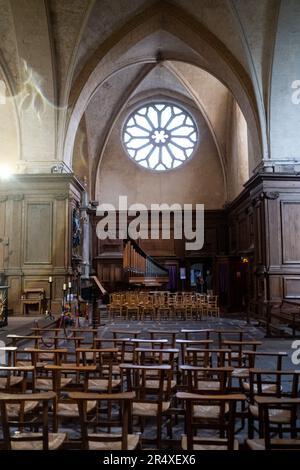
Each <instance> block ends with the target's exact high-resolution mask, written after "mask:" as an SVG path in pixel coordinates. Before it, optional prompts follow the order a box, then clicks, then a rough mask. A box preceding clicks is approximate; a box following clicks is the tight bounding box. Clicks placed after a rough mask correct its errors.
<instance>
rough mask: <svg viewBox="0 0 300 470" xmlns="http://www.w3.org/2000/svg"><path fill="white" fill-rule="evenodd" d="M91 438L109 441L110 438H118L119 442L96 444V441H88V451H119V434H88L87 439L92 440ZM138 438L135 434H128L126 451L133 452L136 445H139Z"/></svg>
mask: <svg viewBox="0 0 300 470" xmlns="http://www.w3.org/2000/svg"><path fill="white" fill-rule="evenodd" d="M93 436H95V437H97V438H99V437H103V438H105V439H109V438H110V437H112V438H116V437H119V438H120V441H116V442H114V441H108V442H103V441H102V442H96V441H89V450H121V445H122V443H121V438H122V436H121V434H119V435H116V434H105V433H99V434H89V438H93ZM139 439H140V436H139V435H137V434H128V436H127V443H128V450H135V449H136V447H137V445H138V443H139Z"/></svg>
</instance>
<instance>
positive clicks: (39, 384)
mask: <svg viewBox="0 0 300 470" xmlns="http://www.w3.org/2000/svg"><path fill="white" fill-rule="evenodd" d="M49 333H50V332H49ZM58 333H59V332H55V336H60V335H59V334H58ZM111 333H112V337H111V338H97V336H96V335H94V334H92V335H91V340H90V341H92V342H90V344H89V347H79V348H76V347H75V349H74V346H73V345H75V342H74V341H68V345H69V344H71V345H72V348H71V350H70V349H62V350H55V349H48V350H45V349H44V350H42V349H41V350H38V349H37V348H34V347H33V348H31V349H28V348H26V350H24V351H19V350H17V351H15V355H14V360H15V363H14V364H15V368H12V369H10V370H4V369H3V370H2V371H1V373H2V374H4V373H5V374H6V375H7V378H6V382H5V377H3V383H4V388H5V392H6V393H11V391H12V390H13V391H18V392H19V391H22V392H24V391H25V390H27V392H28V391H30V393H36V392H37V391H38V392H41V391H44V392H46V393H47V391H51V392H54V393H55V394H56V397H57V398H56V400H57V402H58V406H57V408H56V409H55V412H54V411H53V410H52V413H54V416H55V419H54V422H55V423H56V424H55V427H54V430H55V431H56V432H57V431H58V422H59V420H61V419H72V415H73V419H74V418H75V421H76V419H77V421H78V416H79V415H78V413H79V411H78V404H77V403H70V402H69V401H68V400H71V398H70V393H73V390H74V389H75V390H80V393H88V394H95V393H98V394H99V393H100V392H101V393H102V394H103V393H104V392H105V394H107V395H109V396H111V395H114V396H115V395H116V394H117V393H118V394H120V393H131V392H134V393H135V397H133V398H132V400H131V405H130V409H131V415H132V416H133V417H134V419H137V418H139V421H140V422H139V426H140V429H141V431H142V432H143V429H144V424H145V420H146V421H147V420H148V419H150V418H152V419H155V420H156V437H155V440H156V446H157V447H158V448H160V447H161V443H162V428H163V425H166V427H167V432H168V435H169V436H172V429H173V424H174V422H176V421H178V419H179V418H180V416H181V415H182V416H183V417H185V436H187V437H186V438H184V439H185V440H184V439H183V440H182V445H185V444H186V445H188V444H187V443H188V442H191V439H190V438H188V430H189V429H190V427H189V425H188V424H187V420H188V419H192V420H194V419H195V420H196V424H199V425H200V428H202V429H203V430H204V431H205V432H207V431H208V430H209V429H210V426H212V427H213V428H214V429H218V430H219V433H220V435H219V437H218V439H225V438H226V439H228V438H229V431H228V430H227V431H225V430H224V429H223V430H222V429H221V428H222V426H221V427H220V425H221V424H222V423H224V422H225V421H227V418H228V423H229V421H232V416H233V421H234V423H236V418H240V419H242V420H245V419H248V433H249V434H248V437H249V442H250V441H251V442H252V443H253V442H254V441H256V446H259V445H260V446H261V447H265V445H266V444H265V443H264V442H263V443H262V441H261V439H265V429H264V420H263V419H262V415H263V414H264V411H261V410H263V406H264V404H262V405H260V403H259V400H260V397H261V398H263V399H264V400H266V399H269V400H272V399H274V398H276V399H280V400H286V399H289V400H290V399H292V400H294V399H297V397H299V391H298V384H299V382H298V374H297V373H296V372H291V371H290V372H288V371H285V372H284V371H282V364H283V359H284V357H285V356H286V353H277V354H274V353H270V352H263V351H257V350H256V348H257V347H258V346H259V345H260V343H259V342H256V341H252V340H246V339H245V338H244V332H243V331H234V332H230V331H224V330H219V331H217V332H216V331H213V330H183V331H181V332H180V336H181V338H178V333H179V332H176V331H167V332H164V331H156V330H151V331H149V332H148V333H149V336H150V338H144V337H143V336H142V335H141V332H139V331H131V330H130V329H126V330H125V333H126V337H124V331H122V330H117V329H114V330H113V331H112V332H111ZM234 333H235V334H236V335H237V339H231V338H232V335H233V334H234ZM81 334H82V333H80V332H78V335H79V337H81ZM71 336H73V335H71ZM128 336H131V338H129V337H128ZM182 336H183V338H182ZM227 336H229V339H227ZM195 337H197V338H200V339H193V338H195ZM62 338H63V335H62ZM189 338H191V339H189ZM216 339H217V341H218V345H217V346H218V347H215V346H214V343H213V341H214V340H216ZM33 341H35V340H33ZM249 349H251V350H249ZM10 352H11V351H10ZM24 355H25V359H26V355H27V367H29V368H30V367H31V369H27V370H23V371H22V370H17V369H16V367H17V368H18V367H22V366H23V367H26V364H25V363H26V361H24V363H23V365H22V364H20V362H21V359H24V357H23V358H22V357H21V356H24ZM272 356H273V358H274V360H275V362H274V367H273V370H266V371H262V370H257V369H255V367H257V360H259V358H261V357H262V358H266V357H268V359H271V357H272ZM71 361H72V362H71ZM29 363H30V364H29ZM273 373H274V375H273V376H272V374H273ZM28 376H29V377H30V381H29V380H28ZM13 377H14V379H13V380H12V379H11V378H13ZM20 377H21V379H22V377H23V379H22V380H21V381H20ZM24 382H26V383H27V384H26V388H25V390H24V388H20V387H21V383H22V384H23V387H24ZM288 383H290V384H292V386H291V387H290V389H289V390H288V388H287V384H288ZM182 393H185V394H186V393H188V394H197V397H196V398H197V400H199V403H200V405H199V404H193V405H192V414H191V415H190V414H189V412H188V406H189V405H188V403H189V402H188V401H187V400H184V399H183V398H182V395H180V394H182ZM27 394H28V393H27ZM229 395H236V398H235V400H234V399H233V398H232V399H231V398H229ZM66 396H67V401H66ZM209 396H213V397H214V398H215V399H216V400H217V397H218V399H219V402H216V403H217V404H216V403H214V401H213V400H214V399H213V398H208V397H209ZM222 396H223V402H222V398H220V397H222ZM237 396H239V397H240V398H241V396H243V397H242V398H241V399H237ZM201 397H202V402H201ZM196 398H195V397H194V400H196ZM226 398H227V401H226ZM205 399H206V402H205ZM257 399H259V400H258V401H257ZM71 401H72V400H71ZM92 401H93V400H92V399H91V398H90V399H89V400H87V406H90V407H91V408H88V413H90V414H91V417H93V419H94V421H95V419H96V421H97V420H98V419H99V418H98V417H97V416H98V411H99V410H98V409H97V407H96V408H95V409H94V408H93V406H92V405H93V403H91V402H92ZM108 403H110V402H109V401H108ZM191 403H193V402H191ZM221 403H224V406H225V408H224V413H225V415H226V416H225V417H226V420H225V419H223V418H224V416H222V419H221V415H222V413H221V412H220V410H221V405H220V404H221ZM230 403H232V404H234V403H235V405H234V410H233V408H232V409H231V406H233V405H230ZM264 403H265V402H264ZM237 405H238V411H237ZM270 406H271V405H270ZM272 406H273V405H272ZM277 406H278V407H280V409H279V410H277V413H275V411H276V410H274V407H273V409H272V412H271V414H270V416H271V415H272V420H271V424H272V425H273V426H275V427H276V432H277V434H278V435H279V437H280V440H281V441H282V440H283V439H282V436H283V435H285V432H287V426H288V425H290V426H291V429H292V430H293V435H292V434H291V435H290V436H289V440H291V439H293V443H292V445H294V444H295V438H296V436H295V433H297V431H295V429H296V428H295V423H294V422H292V419H291V418H292V415H293V413H294V411H293V410H292V406H290V408H289V409H281V408H282V406H283V405H281V404H280V406H279V405H277ZM284 406H285V407H287V405H284ZM199 407H200V408H199ZM107 409H108V416H107V419H108V421H109V422H110V420H111V418H112V416H113V414H114V413H113V412H114V410H113V407H112V405H107ZM95 410H96V413H95ZM292 411H293V413H292ZM95 416H96V417H95ZM229 418H230V419H229ZM130 423H131V424H130V425H131V426H132V419H131V420H130ZM255 423H256V424H258V427H257V432H258V439H254V432H255V427H254V424H255ZM94 424H95V423H94ZM96 424H97V423H96ZM283 428H284V429H283ZM228 429H229V428H228ZM148 431H149V427H148V426H147V427H146V432H148ZM223 434H224V435H225V437H224V436H223ZM144 437H145V435H144V433H143V442H145V438H144ZM195 437H197V436H195ZM198 437H199V436H198ZM259 440H260V442H258V441H259ZM234 441H235V440H234ZM139 442H140V440H139ZM193 442H194V441H193ZM230 442H231V444H229V441H228V442H227V443H226V444H225V443H224V442H223V443H222V442H219V443H215V445H216V446H217V447H218V448H219V447H220V446H221V447H224V446H225V447H226V446H227V448H231V447H230V446H231V445H232V439H231V441H230ZM221 444H222V445H221ZM139 445H140V444H139ZM193 445H200V444H199V442H198V444H195V442H194V444H193ZM201 445H203V446H204V448H206V447H207V446H208V447H209V448H210V447H211V446H209V445H208V444H207V446H206V444H205V441H204V442H202V444H201ZM234 445H235V447H236V444H234ZM247 445H248V446H249V447H250V446H251V443H250V444H249V443H247Z"/></svg>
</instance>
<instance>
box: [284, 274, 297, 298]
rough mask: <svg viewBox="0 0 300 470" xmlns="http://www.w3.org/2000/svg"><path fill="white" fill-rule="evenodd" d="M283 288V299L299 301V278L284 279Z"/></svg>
mask: <svg viewBox="0 0 300 470" xmlns="http://www.w3.org/2000/svg"><path fill="white" fill-rule="evenodd" d="M283 286H284V288H283V291H284V298H285V299H300V276H295V277H284V278H283Z"/></svg>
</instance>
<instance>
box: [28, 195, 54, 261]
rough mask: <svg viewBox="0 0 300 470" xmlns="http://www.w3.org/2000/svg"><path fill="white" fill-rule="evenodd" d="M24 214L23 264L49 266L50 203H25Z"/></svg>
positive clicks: (50, 252)
mask: <svg viewBox="0 0 300 470" xmlns="http://www.w3.org/2000/svg"><path fill="white" fill-rule="evenodd" d="M25 214H26V215H25V227H26V229H25V247H24V255H25V256H24V264H51V263H52V203H50V202H27V203H26V206H25Z"/></svg>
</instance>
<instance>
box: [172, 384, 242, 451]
mask: <svg viewBox="0 0 300 470" xmlns="http://www.w3.org/2000/svg"><path fill="white" fill-rule="evenodd" d="M176 397H177V398H178V399H179V400H183V401H184V403H185V410H186V414H185V416H186V425H185V429H186V440H187V450H188V451H192V450H194V448H195V446H197V445H201V446H205V447H206V448H207V449H209V446H211V450H214V446H220V445H221V446H222V447H224V448H225V449H227V450H234V448H235V447H234V426H235V415H236V404H237V402H238V401H245V400H246V397H245V395H243V394H227V395H220V394H218V395H197V394H194V393H186V392H178V393H177V394H176ZM195 406H203V407H211V406H213V407H218V409H219V413H217V414H216V413H214V414H213V417H212V418H211V419H210V418H209V417H208V416H207V414H206V415H205V418H203V420H204V421H205V423H204V424H203V423H201V418H199V416H197V417H195V413H194V407H195ZM228 407H229V409H228ZM199 428H200V429H201V428H202V429H205V431H206V430H207V429H210V428H213V429H217V430H219V432H220V434H221V435H225V437H224V438H223V439H222V442H221V443H220V439H218V438H216V437H213V436H212V437H210V436H209V437H207V434H206V436H205V437H202V436H201V437H199V435H197V431H196V430H197V429H199ZM225 449H224V450H225Z"/></svg>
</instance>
